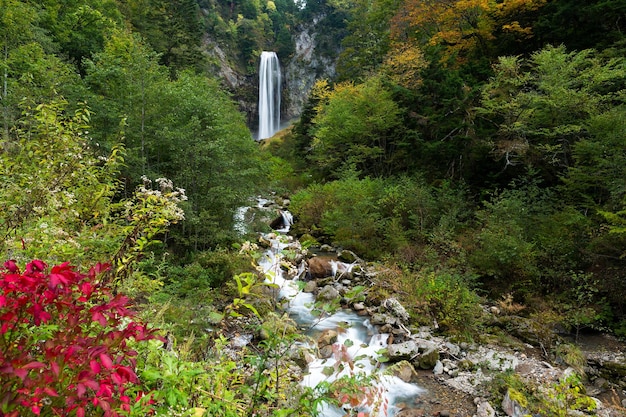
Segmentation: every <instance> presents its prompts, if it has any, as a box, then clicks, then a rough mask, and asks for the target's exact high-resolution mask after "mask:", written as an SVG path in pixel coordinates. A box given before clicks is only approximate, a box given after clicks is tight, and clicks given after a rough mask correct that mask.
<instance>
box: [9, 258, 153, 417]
mask: <svg viewBox="0 0 626 417" xmlns="http://www.w3.org/2000/svg"><path fill="white" fill-rule="evenodd" d="M107 268H108V267H107V266H106V265H102V264H98V265H96V266H95V267H93V268H92V269H91V270H90V271H89V273H88V274H87V275H84V274H81V273H79V272H77V271H76V270H75V269H74V267H72V266H70V265H69V263H63V264H61V265H57V266H53V267H52V268H51V269H50V270H48V267H47V265H46V264H45V263H44V262H42V261H39V260H35V261H32V262H31V263H29V264H28V265H26V268H25V270H24V271H23V272H21V271H20V269H19V268H18V266H17V265H16V263H15V262H14V261H7V262H5V263H4V268H0V415H4V416H6V417H17V416H26V415H28V414H30V413H32V414H34V415H42V414H44V415H56V416H68V415H71V416H74V415H75V416H77V417H84V416H85V415H89V416H93V415H102V416H106V417H108V416H111V417H114V416H120V415H124V414H127V411H129V410H130V407H131V405H132V402H134V401H135V399H134V398H133V399H131V398H130V394H129V392H130V391H129V388H131V387H133V386H134V387H135V388H136V386H137V384H138V382H139V381H138V379H137V375H136V374H135V371H134V369H135V358H136V356H137V352H135V351H134V350H133V349H132V347H131V346H130V345H129V344H128V342H129V341H131V340H132V339H134V340H135V341H142V340H147V339H152V338H155V337H156V336H155V335H154V333H153V332H152V331H150V330H148V329H147V328H146V326H145V325H144V324H142V323H140V322H138V321H136V320H134V319H133V316H134V315H133V312H131V311H130V310H129V309H128V307H129V301H128V299H127V298H126V297H124V296H121V295H113V294H112V291H111V288H110V287H108V286H107V285H105V284H104V283H102V282H100V281H99V276H100V274H101V273H102V272H104V271H105V270H106V269H107ZM132 391H133V392H136V391H138V390H137V389H134V390H132ZM127 394H128V395H127ZM133 396H134V395H133ZM32 414H31V415H32Z"/></svg>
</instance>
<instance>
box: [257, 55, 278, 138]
mask: <svg viewBox="0 0 626 417" xmlns="http://www.w3.org/2000/svg"><path fill="white" fill-rule="evenodd" d="M280 88H281V75H280V64H279V63H278V56H276V52H267V51H263V52H262V53H261V64H260V66H259V135H258V139H266V138H269V137H272V136H273V135H274V134H275V133H276V132H277V131H278V129H279V126H280Z"/></svg>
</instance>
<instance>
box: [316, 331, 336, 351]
mask: <svg viewBox="0 0 626 417" xmlns="http://www.w3.org/2000/svg"><path fill="white" fill-rule="evenodd" d="M335 342H337V331H336V330H333V329H327V330H324V331H323V332H322V333H321V334H320V335H319V337H318V338H317V345H318V346H320V347H322V346H329V345H332V344H333V343H335Z"/></svg>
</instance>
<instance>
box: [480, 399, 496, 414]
mask: <svg viewBox="0 0 626 417" xmlns="http://www.w3.org/2000/svg"><path fill="white" fill-rule="evenodd" d="M495 415H496V410H494V409H493V407H492V406H491V404H489V401H478V402H477V404H476V417H495Z"/></svg>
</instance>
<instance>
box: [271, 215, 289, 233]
mask: <svg viewBox="0 0 626 417" xmlns="http://www.w3.org/2000/svg"><path fill="white" fill-rule="evenodd" d="M285 226H287V225H286V224H285V219H284V218H283V216H282V215H281V216H278V217H276V218H275V219H274V220H272V221H271V222H270V227H271V228H272V229H273V230H278V229H282V228H284V227H285Z"/></svg>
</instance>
